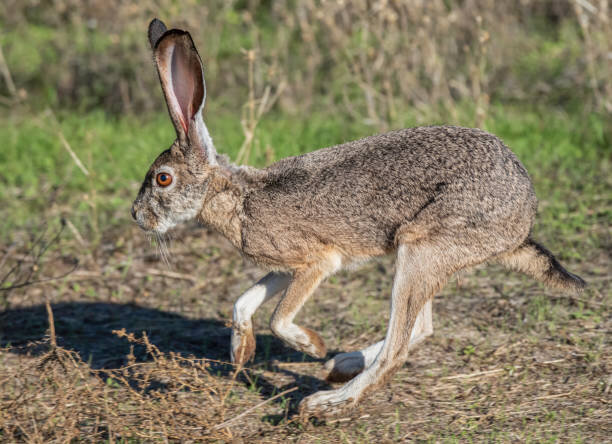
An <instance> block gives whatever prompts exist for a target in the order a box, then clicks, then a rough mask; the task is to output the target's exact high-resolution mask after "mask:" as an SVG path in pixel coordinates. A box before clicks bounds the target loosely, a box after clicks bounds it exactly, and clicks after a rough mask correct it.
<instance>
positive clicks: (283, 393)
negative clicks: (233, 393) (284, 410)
mask: <svg viewBox="0 0 612 444" xmlns="http://www.w3.org/2000/svg"><path fill="white" fill-rule="evenodd" d="M298 388H299V387H297V386H296V387H292V388H290V389H287V390H285V391H284V392H280V393H279V394H278V395H274V396H272V397H271V398H268V399H266V400H265V401H262V402H260V403H259V404H257V405H254V406H253V407H251V408H250V409H246V410H245V411H244V412H242V413H241V414H240V415H238V416H235V417H233V418H232V419H228V420H227V421H225V422H222V423H221V424H217V425H216V426H214V427H213V428H212V429H211V430H219V429H222V428H225V427H227V426H228V425H230V424H231V423H233V422H235V421H237V420H239V419H240V418H243V417H245V416H246V415H248V414H249V413H251V412H252V411H254V410H257V409H258V408H259V407H261V406H263V405H265V404H267V403H269V402H272V401H274V400H275V399H277V398H280V397H281V396H284V395H286V394H287V393H291V392H294V391H296V390H297V389H298Z"/></svg>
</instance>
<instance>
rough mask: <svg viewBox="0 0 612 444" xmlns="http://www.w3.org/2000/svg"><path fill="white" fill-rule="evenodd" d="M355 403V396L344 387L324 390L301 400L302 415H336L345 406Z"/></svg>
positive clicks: (348, 406) (351, 405)
mask: <svg viewBox="0 0 612 444" xmlns="http://www.w3.org/2000/svg"><path fill="white" fill-rule="evenodd" d="M355 404H356V401H355V398H354V397H352V396H351V395H350V393H348V392H347V391H346V390H343V389H342V388H340V389H338V390H322V391H320V392H316V393H315V394H313V395H310V396H308V397H306V398H304V399H303V400H302V402H300V415H301V416H303V417H307V416H328V415H334V414H337V413H339V412H340V411H342V410H344V409H345V408H350V407H353V406H354V405H355Z"/></svg>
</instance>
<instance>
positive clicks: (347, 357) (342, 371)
mask: <svg viewBox="0 0 612 444" xmlns="http://www.w3.org/2000/svg"><path fill="white" fill-rule="evenodd" d="M432 334H433V321H432V301H431V300H429V301H427V302H426V303H425V306H424V307H423V309H422V310H421V312H420V313H419V315H418V316H417V320H416V322H415V325H414V328H413V329H412V333H411V335H410V343H409V344H408V349H409V350H412V349H413V348H414V347H416V346H417V345H418V344H420V343H421V342H422V341H423V340H424V339H425V338H427V337H428V336H431V335H432ZM384 342H385V341H380V342H377V343H376V344H373V345H370V346H369V347H367V348H364V349H363V350H359V351H354V352H348V353H340V354H338V355H336V356H334V357H333V358H332V359H330V360H329V361H327V362H326V363H325V369H326V370H327V371H328V374H327V377H326V378H325V379H326V380H327V381H328V382H347V381H350V380H351V379H353V378H354V377H355V376H357V375H358V374H359V373H361V372H362V371H363V370H364V369H366V368H368V367H369V366H370V365H372V363H373V362H374V360H375V359H376V356H378V353H380V350H381V349H382V347H383V344H384Z"/></svg>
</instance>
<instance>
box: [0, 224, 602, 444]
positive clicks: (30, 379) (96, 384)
mask: <svg viewBox="0 0 612 444" xmlns="http://www.w3.org/2000/svg"><path fill="white" fill-rule="evenodd" d="M601 235H602V236H603V237H602V239H605V237H606V234H605V233H601ZM177 237H178V238H181V239H182V241H181V242H180V243H177V244H176V245H175V246H171V248H170V251H169V252H170V257H171V258H172V260H173V262H174V263H175V268H173V269H172V270H167V269H165V268H164V267H163V266H162V264H161V263H159V259H158V258H157V256H156V254H152V253H153V252H152V251H151V248H150V246H148V245H147V243H146V242H145V240H144V239H142V236H141V235H139V234H138V233H137V231H136V229H133V228H130V229H127V230H125V231H122V232H114V233H106V234H105V235H104V236H103V238H104V239H105V241H104V243H103V244H102V245H101V246H100V248H99V249H98V250H97V251H96V252H94V254H92V255H91V256H89V257H88V256H86V255H82V257H83V258H84V259H83V263H82V264H81V267H80V269H79V270H78V271H76V272H74V273H72V274H70V275H69V276H67V277H64V278H62V279H61V280H55V281H46V282H39V283H37V284H33V285H30V286H26V287H24V288H21V289H14V290H13V291H11V292H10V293H9V294H8V295H7V298H6V309H5V311H3V312H1V313H0V338H1V341H2V343H3V344H4V348H3V349H2V350H1V351H0V386H2V392H1V395H0V412H1V413H0V436H2V438H3V440H5V441H8V442H15V441H27V442H66V441H69V440H73V439H78V440H79V441H89V442H100V441H105V440H107V441H109V442H115V441H121V440H123V441H125V440H131V441H136V442H151V441H189V442H202V441H209V440H216V441H246V442H253V441H263V442H279V441H286V440H291V441H299V442H318V441H333V442H335V441H338V442H345V441H347V442H354V441H357V442H361V441H365V442H369V441H375V442H390V441H405V440H408V439H411V440H417V441H432V442H439V441H455V440H459V441H464V440H473V441H479V442H483V441H489V442H490V441H504V442H514V441H516V442H518V441H521V442H523V441H526V440H535V441H542V440H547V441H562V442H568V441H576V442H606V440H608V439H609V435H610V429H609V426H610V423H611V422H610V421H611V420H612V411H611V409H610V404H609V403H610V383H611V381H610V365H611V364H612V361H611V360H610V353H609V351H610V348H609V331H610V327H611V324H610V316H609V306H610V302H611V296H612V293H611V291H610V284H611V281H612V277H611V276H610V274H609V270H608V269H607V268H606V266H605V264H607V263H609V260H610V255H609V251H606V250H595V251H593V252H592V254H590V255H589V256H588V258H585V260H584V261H583V262H582V263H581V264H575V265H573V266H572V270H574V271H577V272H579V273H581V274H583V275H584V276H585V277H586V278H587V280H589V281H590V282H591V284H592V289H591V290H590V292H588V293H586V294H585V295H583V296H581V297H580V298H573V297H571V296H565V295H562V294H553V295H552V296H553V297H550V296H551V295H549V294H548V293H549V292H548V291H544V290H542V289H541V288H540V287H538V286H537V285H536V284H534V283H533V282H531V281H528V280H524V279H522V278H520V277H518V276H516V275H512V274H508V273H505V272H502V271H500V270H495V269H494V270H492V271H491V272H488V273H486V274H485V273H484V272H483V271H482V270H477V271H476V272H473V273H469V274H467V275H464V276H462V278H461V281H460V283H459V281H458V282H457V284H456V285H455V284H452V285H450V286H449V287H448V288H447V289H446V290H445V291H444V292H443V294H441V295H440V296H439V297H438V298H437V299H436V302H435V307H434V313H435V318H436V319H435V325H436V332H435V334H434V337H433V338H430V339H429V340H428V341H427V343H426V344H425V345H424V346H423V347H421V348H419V349H418V350H416V351H415V352H414V353H413V354H412V356H411V359H410V361H409V363H408V364H407V365H406V366H405V367H404V369H403V370H401V371H400V372H399V374H398V375H397V376H396V377H395V378H394V379H393V381H392V382H391V383H390V384H389V385H388V386H387V387H385V389H384V390H382V391H380V392H379V393H377V394H375V395H374V396H372V397H371V398H370V399H368V400H366V401H365V402H364V403H363V404H362V405H361V407H360V408H359V409H358V410H356V411H354V412H352V413H351V414H350V415H349V416H347V417H338V418H332V419H328V420H327V421H310V422H306V423H303V422H300V421H299V420H298V418H297V417H296V407H297V404H298V402H299V401H300V400H301V399H302V398H303V397H304V396H307V395H308V394H310V393H312V392H314V391H316V390H319V389H325V388H329V385H328V384H326V383H325V382H324V381H323V380H322V379H321V378H322V377H323V374H322V366H321V364H320V363H319V362H317V361H313V360H311V359H309V358H306V359H305V358H304V357H303V356H302V355H300V354H299V353H297V352H294V351H292V350H290V349H287V348H285V347H284V346H283V345H282V344H281V343H280V342H279V341H277V340H276V339H275V338H273V337H272V336H270V335H269V334H268V330H267V329H266V328H265V327H264V325H266V323H267V320H266V319H267V316H269V314H270V310H271V309H272V307H271V306H269V307H268V306H266V307H265V308H264V309H263V312H262V313H260V314H258V315H257V316H256V325H257V326H258V338H257V342H258V344H257V345H258V350H257V357H256V361H255V362H254V363H252V364H251V365H250V366H249V368H247V369H235V368H234V367H233V366H231V365H229V364H227V363H224V361H225V360H226V359H227V356H228V347H229V329H228V328H227V327H226V326H224V322H227V321H229V319H230V317H231V305H232V302H233V300H234V299H235V298H236V296H237V295H238V294H239V293H240V291H242V290H243V289H244V288H246V287H247V286H248V285H249V283H250V282H251V281H253V280H254V279H255V278H256V276H257V275H258V274H259V273H258V271H257V270H256V269H254V268H252V267H250V266H249V265H248V264H244V263H243V262H242V260H241V259H240V257H239V256H238V255H237V253H235V252H233V251H232V250H231V248H230V246H229V245H228V244H227V243H226V242H225V241H223V240H222V239H220V238H218V237H217V236H216V235H213V234H211V233H208V232H205V231H204V232H203V231H201V230H198V229H195V228H193V227H188V228H185V229H183V230H182V231H180V232H179V233H177ZM75 248H79V246H78V245H77V244H76V241H70V240H68V239H66V238H63V240H61V243H60V244H59V245H55V246H54V247H50V248H49V252H48V253H47V255H46V256H45V257H43V258H41V260H40V261H39V273H40V275H37V276H38V277H39V278H42V277H44V276H47V274H48V275H49V276H51V275H54V274H57V273H61V272H62V271H64V270H66V269H68V268H69V266H70V260H68V259H69V258H70V257H71V256H70V251H71V250H72V249H75ZM3 251H4V252H5V253H6V252H7V251H8V247H5V248H4V249H3ZM28 256H29V255H28V250H27V243H25V242H24V243H23V244H18V245H16V246H15V247H14V248H13V250H12V252H11V253H10V256H9V257H8V258H7V260H6V262H7V263H12V261H14V260H16V259H18V258H21V259H22V260H25V258H27V257H28ZM179 270H180V272H179ZM152 271H154V272H152ZM392 271H393V270H392V261H391V259H390V258H388V259H384V260H382V261H379V262H375V263H371V264H369V265H366V266H365V267H364V268H363V269H361V270H359V271H357V272H351V273H341V274H340V275H338V276H336V277H335V278H333V279H331V280H330V281H329V282H327V283H325V284H324V285H323V287H322V289H321V291H319V292H318V294H317V295H316V296H315V302H314V303H311V304H308V305H307V306H306V307H305V309H304V313H303V314H302V315H301V317H300V322H301V323H303V324H305V325H308V326H310V327H312V328H315V329H316V330H317V331H319V332H321V333H322V334H323V336H324V338H325V339H326V341H327V343H328V345H329V348H330V349H331V350H333V351H332V352H330V356H331V355H333V353H335V352H337V351H340V350H346V349H358V348H361V347H364V346H366V345H368V344H369V343H371V342H372V341H373V340H375V339H377V338H379V337H382V335H383V334H384V330H385V328H386V319H387V305H388V297H387V294H388V292H389V288H390V284H391V276H392ZM459 284H460V285H459ZM46 299H49V300H50V301H51V306H52V307H53V314H54V316H55V320H54V321H50V320H49V312H48V311H47V309H46V308H45V300H46ZM49 324H51V325H54V326H55V333H53V332H52V331H51V332H50V331H49V330H48V326H49ZM45 335H47V336H46V337H47V339H44V337H45ZM55 335H56V336H55ZM55 337H57V340H56V341H57V345H55V344H54V342H55ZM278 395H280V396H278ZM241 415H242V416H241ZM234 419H235V420H234Z"/></svg>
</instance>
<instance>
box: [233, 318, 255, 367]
mask: <svg viewBox="0 0 612 444" xmlns="http://www.w3.org/2000/svg"><path fill="white" fill-rule="evenodd" d="M254 356H255V335H254V334H253V324H252V323H251V322H250V321H249V322H242V323H241V324H240V325H234V326H233V328H232V349H231V358H232V363H234V364H240V365H243V364H246V363H247V362H249V361H250V360H252V359H253V357H254Z"/></svg>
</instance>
